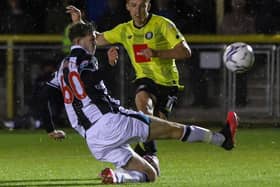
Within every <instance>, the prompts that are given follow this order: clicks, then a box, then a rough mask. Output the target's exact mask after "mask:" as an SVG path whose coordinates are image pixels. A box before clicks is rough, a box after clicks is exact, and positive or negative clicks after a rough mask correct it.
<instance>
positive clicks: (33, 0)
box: [0, 0, 280, 129]
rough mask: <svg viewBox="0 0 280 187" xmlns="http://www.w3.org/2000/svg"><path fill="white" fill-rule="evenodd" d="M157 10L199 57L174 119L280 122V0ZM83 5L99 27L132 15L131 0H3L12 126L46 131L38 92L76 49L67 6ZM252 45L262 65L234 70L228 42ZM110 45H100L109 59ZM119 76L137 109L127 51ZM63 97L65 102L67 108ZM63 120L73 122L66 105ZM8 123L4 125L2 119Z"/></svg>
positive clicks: (160, 0)
mask: <svg viewBox="0 0 280 187" xmlns="http://www.w3.org/2000/svg"><path fill="white" fill-rule="evenodd" d="M151 2H152V10H151V12H152V13H155V14H158V15H163V16H165V17H167V18H169V19H171V20H172V21H174V23H175V24H176V26H177V27H178V28H179V30H180V31H181V32H182V33H183V34H184V35H185V37H186V40H187V41H188V43H189V44H190V47H191V48H192V51H193V56H192V58H191V59H189V60H187V61H178V62H177V67H178V69H179V72H180V79H181V83H182V84H183V85H184V86H185V89H184V91H182V92H181V93H180V97H179V100H178V103H177V106H176V107H175V109H174V111H173V113H172V115H171V116H170V119H172V120H175V121H180V122H184V121H200V122H209V121H210V122H223V121H224V118H225V114H226V112H227V111H228V110H236V111H237V112H238V113H239V115H240V118H241V120H242V121H243V122H244V123H245V122H246V123H247V124H249V125H251V126H255V125H258V124H264V123H265V124H267V125H270V126H271V125H272V126H277V125H279V123H280V109H279V108H280V99H279V97H280V88H279V87H280V80H279V79H280V68H279V66H280V62H279V61H280V45H279V42H280V35H279V34H280V12H279V10H280V0H258V1H255V0H151ZM69 4H72V5H75V6H77V7H78V8H79V9H81V10H82V13H83V16H84V19H85V20H88V21H94V22H95V23H96V25H97V28H98V31H105V30H108V29H111V28H113V27H114V26H116V25H117V24H119V23H121V22H125V21H128V20H130V17H129V15H128V12H127V11H126V9H125V0H76V1H75V0H48V1H43V0H2V1H0V72H1V73H0V98H1V99H0V106H1V107H0V120H1V121H2V125H5V126H6V127H8V128H11V129H14V128H33V129H34V128H39V127H40V126H41V125H42V123H43V116H44V115H45V114H44V113H43V112H38V111H41V110H39V108H40V107H41V106H40V98H39V97H38V92H39V91H40V89H41V88H42V86H43V84H44V83H45V82H46V81H47V80H49V78H50V76H51V73H52V72H54V71H55V68H56V66H57V65H58V63H60V61H61V60H62V58H63V56H64V55H65V54H67V53H68V52H69V45H70V43H69V41H68V40H67V37H66V36H67V28H68V26H69V24H70V23H71V20H70V17H69V15H67V14H66V13H65V6H67V5H69ZM232 42H246V43H248V44H250V45H251V46H252V47H253V49H254V51H255V65H254V66H253V67H252V69H251V70H250V71H248V72H247V73H244V74H238V75H236V74H233V73H230V72H229V71H227V70H226V69H225V67H224V65H223V62H222V54H223V50H224V48H225V46H226V45H228V44H229V43H232ZM106 50H107V48H98V50H97V54H96V56H97V57H98V58H99V61H100V62H102V61H106ZM110 76H112V78H111V81H108V82H107V85H108V88H109V89H110V90H111V94H112V95H113V96H114V97H116V98H119V99H120V100H121V103H122V105H124V106H126V107H128V108H135V106H134V88H133V87H132V85H131V81H132V80H133V79H134V72H133V71H132V68H131V67H130V63H129V59H128V57H127V54H126V52H125V50H124V49H123V48H120V60H119V64H118V65H117V69H116V70H115V74H114V75H110ZM59 102H60V101H57V103H58V105H59ZM57 110H59V111H61V112H60V113H61V116H60V117H61V124H64V123H65V121H66V119H65V116H64V114H63V113H64V112H63V109H62V110H61V109H59V107H58V109H57ZM0 123H1V122H0Z"/></svg>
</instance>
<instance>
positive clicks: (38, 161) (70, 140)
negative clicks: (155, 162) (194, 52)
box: [0, 129, 280, 187]
mask: <svg viewBox="0 0 280 187" xmlns="http://www.w3.org/2000/svg"><path fill="white" fill-rule="evenodd" d="M237 141H238V142H237V148H236V149H234V150H233V151H230V152H228V151H224V150H223V149H221V148H218V147H215V146H210V145H205V144H198V143H196V144H186V143H180V142H176V141H158V149H159V158H160V161H161V177H160V178H159V179H158V180H157V181H156V182H155V183H147V184H123V185H124V186H137V187H140V186H153V187H157V186H170V187H171V186H172V187H176V186H184V187H185V186H190V187H201V186H207V187H208V186H213V187H228V186H233V187H239V186H241V187H243V186H248V187H251V186H254V187H256V186H260V187H263V186H269V187H273V186H275V187H276V186H277V187H279V186H280V129H240V130H239V131H238V136H237ZM108 166H109V167H110V166H111V165H110V164H107V163H101V162H97V161H96V160H95V159H94V158H93V157H92V156H91V154H90V152H89V150H88V149H87V146H86V144H85V142H84V140H83V139H82V138H81V137H80V136H79V135H78V134H76V133H75V132H73V131H71V130H69V132H68V137H67V139H66V140H65V141H62V142H56V141H53V140H50V139H49V138H48V137H47V135H46V133H45V132H44V131H12V132H9V131H3V130H2V131H0V187H1V186H104V185H102V184H100V179H98V178H97V175H98V173H99V172H100V171H101V170H102V169H103V168H104V167H108Z"/></svg>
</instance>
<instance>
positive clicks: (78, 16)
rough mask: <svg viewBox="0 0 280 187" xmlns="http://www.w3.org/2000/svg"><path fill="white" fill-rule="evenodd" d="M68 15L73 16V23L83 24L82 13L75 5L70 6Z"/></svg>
mask: <svg viewBox="0 0 280 187" xmlns="http://www.w3.org/2000/svg"><path fill="white" fill-rule="evenodd" d="M66 13H69V14H70V15H71V19H72V22H73V23H78V22H83V20H82V13H81V11H80V10H79V9H78V8H76V7H75V6H73V5H69V6H67V7H66Z"/></svg>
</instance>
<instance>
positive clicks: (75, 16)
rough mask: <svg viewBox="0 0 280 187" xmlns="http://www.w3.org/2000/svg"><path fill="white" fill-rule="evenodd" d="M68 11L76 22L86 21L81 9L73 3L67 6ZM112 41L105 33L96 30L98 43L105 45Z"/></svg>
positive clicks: (98, 44)
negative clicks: (106, 37)
mask: <svg viewBox="0 0 280 187" xmlns="http://www.w3.org/2000/svg"><path fill="white" fill-rule="evenodd" d="M66 13H68V14H70V15H71V19H72V22H73V23H74V24H75V23H79V22H81V23H85V22H84V21H83V19H82V13H81V10H79V9H78V8H77V7H75V6H73V5H69V6H67V7H66ZM109 44H110V43H109V42H108V41H107V40H106V39H105V38H104V35H103V33H99V32H96V45H97V46H104V45H109Z"/></svg>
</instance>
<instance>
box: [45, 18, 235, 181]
mask: <svg viewBox="0 0 280 187" xmlns="http://www.w3.org/2000/svg"><path fill="white" fill-rule="evenodd" d="M95 37H96V35H95V30H94V28H93V26H92V24H90V23H88V24H83V23H77V24H74V25H72V26H71V28H70V30H69V38H70V40H71V41H72V44H73V45H72V47H71V52H70V54H69V56H67V57H66V58H65V59H64V60H63V61H62V62H61V64H60V67H59V69H58V70H57V72H56V74H55V76H54V78H53V79H52V80H51V81H50V82H48V84H47V85H46V86H45V88H44V90H43V92H42V93H45V99H44V100H45V101H47V103H46V104H51V103H49V102H51V101H53V99H52V98H53V97H54V96H59V95H57V94H56V93H57V91H59V92H61V93H62V97H63V100H64V107H65V109H66V113H67V116H68V119H69V122H70V124H71V126H72V127H73V128H74V129H75V130H76V131H77V132H78V133H79V134H80V135H82V136H83V137H84V138H85V140H86V143H87V145H88V148H89V149H90V151H91V153H92V154H93V156H94V157H95V158H96V159H97V160H99V161H104V162H110V163H112V164H114V165H115V167H116V169H115V170H113V169H110V168H106V169H104V170H103V171H102V172H101V177H102V182H103V183H105V184H112V183H127V182H153V181H155V180H156V178H157V172H156V170H155V168H154V167H153V166H152V165H151V164H150V163H149V162H148V161H147V160H145V159H144V158H143V157H141V156H140V155H138V154H137V153H136V152H135V151H134V150H133V149H132V148H131V147H130V145H129V143H131V142H133V141H136V142H139V141H141V142H146V141H151V140H154V139H177V140H181V141H182V142H205V143H210V144H213V145H216V146H220V147H222V148H224V149H226V150H231V149H232V148H233V147H234V139H235V133H236V129H237V125H238V119H237V116H236V114H235V113H234V112H229V113H228V116H227V120H226V124H225V126H224V128H223V129H222V130H221V131H220V132H212V131H210V130H208V129H205V128H201V127H199V126H196V125H193V124H187V125H183V124H179V123H175V122H171V121H167V120H163V119H160V118H158V117H154V116H151V115H146V114H144V113H142V112H136V111H133V110H127V109H125V108H123V107H121V106H120V105H119V103H118V102H117V101H116V100H114V99H113V98H111V97H110V95H108V92H107V89H106V86H105V84H104V83H103V79H105V78H106V77H107V75H108V74H109V73H110V70H111V68H112V66H114V65H115V64H116V62H117V59H118V52H117V49H116V48H115V47H112V48H110V49H109V50H108V61H109V63H105V64H104V66H103V67H99V64H98V61H97V59H96V57H94V52H95V39H96V38H95ZM50 114H52V112H51V111H50ZM51 117H52V115H50V116H49V126H48V127H46V129H47V132H48V135H49V136H50V137H51V138H53V139H56V140H61V139H64V138H65V136H66V134H65V133H64V132H63V131H60V130H56V128H55V125H54V124H52V118H51Z"/></svg>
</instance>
